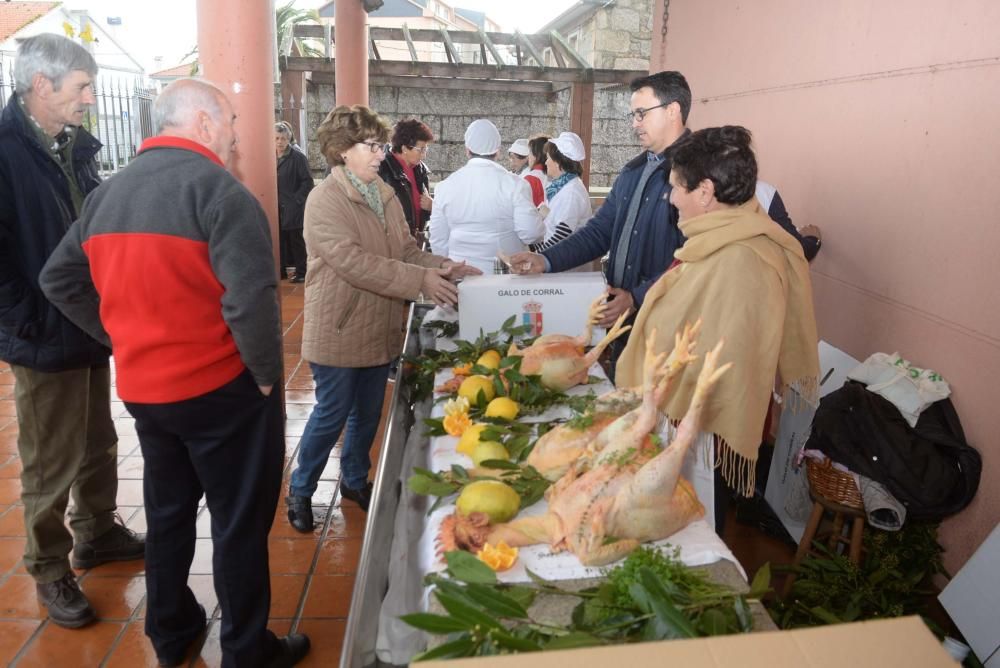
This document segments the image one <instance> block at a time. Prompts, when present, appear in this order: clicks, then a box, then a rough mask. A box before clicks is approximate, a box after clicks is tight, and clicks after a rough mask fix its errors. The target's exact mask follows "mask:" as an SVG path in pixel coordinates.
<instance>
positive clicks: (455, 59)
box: [441, 28, 462, 65]
mask: <svg viewBox="0 0 1000 668" xmlns="http://www.w3.org/2000/svg"><path fill="white" fill-rule="evenodd" d="M441 41H442V42H444V50H445V51H446V52H447V54H448V62H451V63H458V64H459V65H461V64H462V55H461V54H460V53H459V52H458V49H456V48H455V43H454V42H452V41H451V36H450V35H449V34H448V31H447V30H445V29H444V28H441Z"/></svg>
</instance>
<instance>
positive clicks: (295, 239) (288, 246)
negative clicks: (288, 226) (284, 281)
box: [278, 227, 306, 276]
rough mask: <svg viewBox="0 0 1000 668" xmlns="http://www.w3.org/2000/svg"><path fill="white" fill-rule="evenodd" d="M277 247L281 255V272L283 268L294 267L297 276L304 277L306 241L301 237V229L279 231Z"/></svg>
mask: <svg viewBox="0 0 1000 668" xmlns="http://www.w3.org/2000/svg"><path fill="white" fill-rule="evenodd" d="M278 247H279V252H280V253H281V271H282V272H284V271H285V267H295V274H296V275H297V276H305V275H306V240H305V237H303V236H302V228H301V227H299V228H296V229H294V230H281V234H280V235H279V236H278Z"/></svg>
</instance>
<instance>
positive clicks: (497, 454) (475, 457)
mask: <svg viewBox="0 0 1000 668" xmlns="http://www.w3.org/2000/svg"><path fill="white" fill-rule="evenodd" d="M487 459H505V460H506V459H510V453H509V452H507V448H505V447H503V445H501V444H500V443H498V442H496V441H479V443H477V444H476V447H475V449H474V450H473V451H472V463H473V464H475V465H476V466H479V465H480V464H482V463H483V462H484V461H486V460H487Z"/></svg>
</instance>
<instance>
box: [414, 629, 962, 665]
mask: <svg viewBox="0 0 1000 668" xmlns="http://www.w3.org/2000/svg"><path fill="white" fill-rule="evenodd" d="M415 665H419V666H426V668H554V667H555V666H573V668H612V667H613V666H683V667H684V668H698V667H701V666H712V667H719V668H722V667H726V668H730V667H732V666H739V668H785V667H786V666H792V667H795V668H844V666H850V668H888V667H890V666H906V668H938V667H941V668H945V667H947V668H954V667H955V666H957V665H958V663H957V662H956V661H955V660H954V659H952V658H951V657H950V656H949V655H948V653H947V652H946V651H945V650H944V648H942V647H941V643H939V642H938V641H937V638H935V637H934V634H932V633H931V632H930V631H929V630H927V627H926V626H924V623H923V622H922V621H920V618H919V617H901V618H899V619H883V620H879V621H871V622H857V623H854V624H837V625H834V626H820V627H816V628H811V629H798V630H795V631H773V632H769V633H746V634H742V635H731V636H716V637H714V638H693V639H690V640H667V641H661V642H650V643H640V644H635V645H617V646H613V647H598V648H587V649H572V650H563V651H553V652H530V653H525V654H515V655H508V656H497V657H483V658H476V659H452V660H449V661H427V662H422V663H420V664H415Z"/></svg>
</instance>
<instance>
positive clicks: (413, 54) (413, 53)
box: [372, 23, 420, 63]
mask: <svg viewBox="0 0 1000 668" xmlns="http://www.w3.org/2000/svg"><path fill="white" fill-rule="evenodd" d="M403 38H404V39H405V40H406V48H408V49H409V50H410V62H411V63H416V62H418V61H419V60H420V59H419V58H417V47H415V46H413V38H411V37H410V27H409V26H408V25H406V24H405V23H404V24H403ZM372 41H373V42H374V41H375V40H372Z"/></svg>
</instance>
